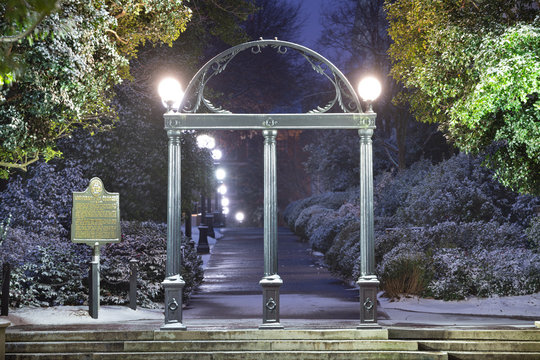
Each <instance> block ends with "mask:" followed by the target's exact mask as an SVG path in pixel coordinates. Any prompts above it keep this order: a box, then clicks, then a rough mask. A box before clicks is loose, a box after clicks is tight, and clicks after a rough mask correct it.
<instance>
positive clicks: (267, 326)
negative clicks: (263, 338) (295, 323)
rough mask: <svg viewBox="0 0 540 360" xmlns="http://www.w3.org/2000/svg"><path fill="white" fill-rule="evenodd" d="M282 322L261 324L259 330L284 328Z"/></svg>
mask: <svg viewBox="0 0 540 360" xmlns="http://www.w3.org/2000/svg"><path fill="white" fill-rule="evenodd" d="M283 329H284V327H283V325H281V323H278V322H277V323H266V324H261V325H259V330H283Z"/></svg>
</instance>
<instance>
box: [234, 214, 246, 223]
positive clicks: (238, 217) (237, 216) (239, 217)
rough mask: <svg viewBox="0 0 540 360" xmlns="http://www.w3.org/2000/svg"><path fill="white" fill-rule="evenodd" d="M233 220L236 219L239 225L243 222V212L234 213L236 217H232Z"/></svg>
mask: <svg viewBox="0 0 540 360" xmlns="http://www.w3.org/2000/svg"><path fill="white" fill-rule="evenodd" d="M234 218H235V219H236V221H238V222H239V223H241V222H242V221H244V218H245V215H244V213H243V212H241V211H239V212H237V213H236V215H235V216H234Z"/></svg>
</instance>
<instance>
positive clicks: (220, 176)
mask: <svg viewBox="0 0 540 360" xmlns="http://www.w3.org/2000/svg"><path fill="white" fill-rule="evenodd" d="M226 176H227V173H226V172H225V170H224V169H223V168H218V169H216V179H218V180H219V181H223V180H225V177H226Z"/></svg>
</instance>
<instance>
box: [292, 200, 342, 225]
mask: <svg viewBox="0 0 540 360" xmlns="http://www.w3.org/2000/svg"><path fill="white" fill-rule="evenodd" d="M350 197H351V192H336V193H331V192H329V193H324V194H320V195H314V196H311V197H308V198H305V199H302V200H297V201H294V202H292V203H290V204H289V205H288V206H287V207H286V208H285V210H284V211H283V218H284V219H285V221H286V222H287V224H288V225H289V227H291V228H294V224H295V222H296V219H298V216H299V215H300V213H301V212H302V211H303V210H304V209H306V208H308V207H310V206H313V205H319V206H321V207H324V208H327V209H332V210H337V209H339V208H340V207H341V205H343V204H344V203H346V202H347V201H349V200H350Z"/></svg>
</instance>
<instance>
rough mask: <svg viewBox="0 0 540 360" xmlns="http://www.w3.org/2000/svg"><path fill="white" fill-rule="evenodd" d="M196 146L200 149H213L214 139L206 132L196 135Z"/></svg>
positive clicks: (214, 145)
mask: <svg viewBox="0 0 540 360" xmlns="http://www.w3.org/2000/svg"><path fill="white" fill-rule="evenodd" d="M197 146H199V147H200V148H202V149H209V150H211V149H213V148H214V147H216V140H215V139H214V138H213V137H211V136H210V135H207V134H202V135H199V136H197Z"/></svg>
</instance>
